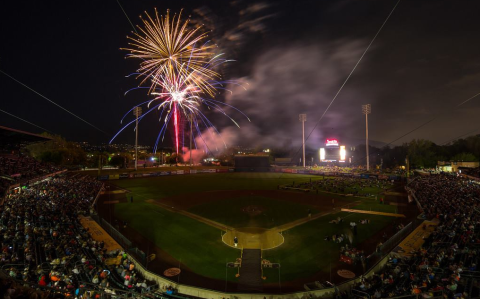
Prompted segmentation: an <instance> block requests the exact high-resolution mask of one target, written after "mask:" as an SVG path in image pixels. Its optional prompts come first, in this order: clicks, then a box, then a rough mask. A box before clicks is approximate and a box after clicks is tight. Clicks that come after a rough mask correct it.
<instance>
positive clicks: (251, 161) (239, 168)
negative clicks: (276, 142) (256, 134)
mask: <svg viewBox="0 0 480 299" xmlns="http://www.w3.org/2000/svg"><path fill="white" fill-rule="evenodd" d="M267 171H270V161H269V157H268V156H235V172H267Z"/></svg>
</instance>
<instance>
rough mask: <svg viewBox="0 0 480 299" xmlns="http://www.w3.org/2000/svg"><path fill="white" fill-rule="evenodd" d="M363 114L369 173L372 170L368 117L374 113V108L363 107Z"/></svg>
mask: <svg viewBox="0 0 480 299" xmlns="http://www.w3.org/2000/svg"><path fill="white" fill-rule="evenodd" d="M362 112H363V114H365V132H366V133H365V140H366V142H365V143H366V145H365V147H366V148H367V171H369V170H370V156H369V155H368V115H369V114H370V113H372V106H370V104H366V105H362Z"/></svg>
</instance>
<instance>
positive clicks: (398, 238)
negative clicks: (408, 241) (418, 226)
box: [380, 222, 415, 256]
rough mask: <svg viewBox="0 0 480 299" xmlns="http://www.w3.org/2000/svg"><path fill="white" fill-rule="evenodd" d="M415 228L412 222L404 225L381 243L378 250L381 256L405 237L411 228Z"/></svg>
mask: <svg viewBox="0 0 480 299" xmlns="http://www.w3.org/2000/svg"><path fill="white" fill-rule="evenodd" d="M414 229H415V227H414V225H413V223H412V222H410V223H409V224H407V225H405V227H403V228H402V229H401V230H399V231H398V232H397V233H396V234H395V235H393V236H392V237H390V238H389V239H388V240H387V241H385V243H383V244H382V246H381V247H380V250H381V252H382V256H383V255H385V254H388V253H390V252H391V251H392V250H393V249H394V248H395V246H397V245H398V244H399V243H400V242H401V241H402V240H403V239H405V238H406V237H407V236H408V235H409V234H410V233H411V232H412V231H413V230H414Z"/></svg>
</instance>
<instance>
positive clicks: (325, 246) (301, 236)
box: [263, 212, 395, 283]
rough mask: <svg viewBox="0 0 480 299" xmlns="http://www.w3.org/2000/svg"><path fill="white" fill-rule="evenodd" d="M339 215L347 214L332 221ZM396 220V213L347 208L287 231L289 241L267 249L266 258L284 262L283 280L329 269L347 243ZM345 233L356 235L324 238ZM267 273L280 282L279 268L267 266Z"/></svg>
mask: <svg viewBox="0 0 480 299" xmlns="http://www.w3.org/2000/svg"><path fill="white" fill-rule="evenodd" d="M339 216H340V217H342V218H345V220H344V221H343V222H342V223H340V224H331V223H329V221H331V220H333V219H336V218H337V217H339ZM365 218H368V219H370V221H371V223H370V224H364V225H362V224H360V220H361V219H365ZM351 221H355V222H357V223H358V233H357V236H356V237H353V236H352V233H351V229H350V222H351ZM393 221H395V218H392V217H386V216H377V215H365V214H349V213H346V212H341V213H337V214H331V215H327V216H325V217H322V218H319V219H316V220H313V221H310V222H307V223H305V224H303V225H300V226H297V227H294V228H292V229H290V230H288V231H286V232H284V233H283V235H284V237H285V243H284V244H283V245H282V246H280V247H278V248H275V249H270V250H265V251H263V258H265V259H268V260H269V261H271V262H273V263H280V264H281V271H280V276H281V277H280V279H281V281H290V280H294V279H298V278H299V277H308V276H311V275H313V274H315V273H317V272H324V273H329V271H330V266H331V265H330V261H332V263H333V266H335V264H336V263H337V261H338V260H339V258H340V254H339V250H340V247H341V246H345V244H346V243H347V242H348V244H349V245H352V246H353V247H355V246H356V245H358V244H360V243H362V242H363V241H365V240H366V239H368V238H370V237H372V236H373V235H375V234H376V233H377V232H378V231H380V230H381V229H383V228H384V227H385V226H387V225H388V224H390V223H392V222H393ZM342 233H343V234H346V235H350V236H352V243H350V241H349V240H346V241H344V242H343V243H340V244H337V243H334V242H332V241H328V242H327V241H324V238H325V236H332V235H334V234H342ZM264 276H266V277H267V280H266V282H271V283H275V282H278V270H276V269H265V272H264Z"/></svg>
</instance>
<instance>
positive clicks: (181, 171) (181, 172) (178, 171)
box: [177, 170, 185, 174]
mask: <svg viewBox="0 0 480 299" xmlns="http://www.w3.org/2000/svg"><path fill="white" fill-rule="evenodd" d="M177 174H185V172H184V171H183V170H177Z"/></svg>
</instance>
